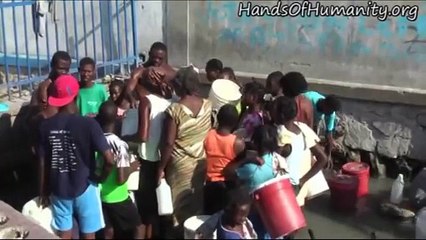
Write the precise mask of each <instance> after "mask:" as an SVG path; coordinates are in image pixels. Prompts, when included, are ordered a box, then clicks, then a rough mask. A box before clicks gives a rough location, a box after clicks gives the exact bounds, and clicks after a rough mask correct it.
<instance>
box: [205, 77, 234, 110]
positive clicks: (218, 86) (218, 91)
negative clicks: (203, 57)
mask: <svg viewBox="0 0 426 240" xmlns="http://www.w3.org/2000/svg"><path fill="white" fill-rule="evenodd" d="M240 99H241V93H240V87H239V86H238V85H237V84H236V83H234V82H233V81H231V80H227V79H217V80H215V81H214V82H213V83H212V86H211V88H210V93H209V100H210V101H211V103H212V108H213V110H219V109H220V108H221V107H222V106H223V105H225V104H232V105H237V104H238V101H239V100H240Z"/></svg>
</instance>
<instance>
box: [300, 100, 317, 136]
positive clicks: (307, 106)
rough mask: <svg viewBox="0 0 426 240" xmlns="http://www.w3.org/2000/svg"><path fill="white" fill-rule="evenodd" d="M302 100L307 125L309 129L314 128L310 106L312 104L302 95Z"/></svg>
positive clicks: (311, 107) (312, 107)
mask: <svg viewBox="0 0 426 240" xmlns="http://www.w3.org/2000/svg"><path fill="white" fill-rule="evenodd" d="M302 99H303V109H304V111H305V118H306V120H307V123H306V124H307V125H308V126H309V127H310V128H313V127H314V106H313V105H312V102H311V101H310V100H309V99H308V98H306V97H305V96H303V95H302Z"/></svg>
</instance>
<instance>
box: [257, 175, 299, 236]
mask: <svg viewBox="0 0 426 240" xmlns="http://www.w3.org/2000/svg"><path fill="white" fill-rule="evenodd" d="M253 195H254V202H255V204H256V207H257V210H258V212H259V215H260V218H261V219H262V222H263V224H264V225H265V228H266V230H267V231H268V233H269V234H270V235H271V237H272V238H279V237H282V236H287V235H288V234H291V233H293V232H294V231H296V230H299V229H301V228H304V227H306V220H305V217H304V216H303V213H302V210H301V209H300V206H299V204H298V203H297V200H296V195H295V194H294V189H293V186H292V185H291V183H290V180H289V179H288V177H278V178H274V179H272V180H269V181H267V182H265V183H264V184H262V185H261V186H259V187H258V188H257V189H256V190H255V191H254V192H253Z"/></svg>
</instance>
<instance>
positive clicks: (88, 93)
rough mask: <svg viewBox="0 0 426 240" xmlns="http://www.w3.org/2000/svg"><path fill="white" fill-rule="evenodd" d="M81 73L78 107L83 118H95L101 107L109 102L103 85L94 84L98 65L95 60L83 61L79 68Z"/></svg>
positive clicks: (87, 58)
mask: <svg viewBox="0 0 426 240" xmlns="http://www.w3.org/2000/svg"><path fill="white" fill-rule="evenodd" d="M78 71H79V73H80V92H79V93H78V97H77V107H78V108H79V110H80V114H81V116H90V117H94V116H96V114H97V113H98V111H99V106H101V104H102V103H103V102H105V101H106V100H108V94H107V92H106V89H105V87H104V86H103V85H102V84H97V83H95V82H94V77H95V71H96V64H95V61H93V59H91V58H89V57H85V58H83V59H81V61H80V65H79V68H78Z"/></svg>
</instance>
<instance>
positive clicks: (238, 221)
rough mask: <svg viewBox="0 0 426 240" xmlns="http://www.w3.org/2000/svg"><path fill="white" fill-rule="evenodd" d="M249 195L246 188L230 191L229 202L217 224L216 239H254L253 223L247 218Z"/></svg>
mask: <svg viewBox="0 0 426 240" xmlns="http://www.w3.org/2000/svg"><path fill="white" fill-rule="evenodd" d="M250 205H251V197H250V195H249V193H248V191H247V190H245V189H244V188H239V189H237V190H235V191H234V192H231V193H230V199H229V203H228V204H227V206H226V208H225V209H224V211H223V215H222V217H221V218H220V219H219V224H218V226H217V230H216V231H217V239H256V238H257V235H256V232H255V231H254V229H253V225H252V224H251V222H250V220H249V219H248V218H247V216H248V214H249V213H250Z"/></svg>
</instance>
